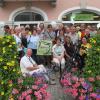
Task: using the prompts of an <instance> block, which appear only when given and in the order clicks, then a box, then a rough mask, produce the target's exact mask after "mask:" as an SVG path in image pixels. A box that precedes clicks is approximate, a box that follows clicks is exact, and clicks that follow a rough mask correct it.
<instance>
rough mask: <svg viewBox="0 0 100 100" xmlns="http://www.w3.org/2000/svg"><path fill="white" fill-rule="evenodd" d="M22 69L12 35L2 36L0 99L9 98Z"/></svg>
mask: <svg viewBox="0 0 100 100" xmlns="http://www.w3.org/2000/svg"><path fill="white" fill-rule="evenodd" d="M19 74H20V70H19V67H18V62H17V47H16V42H15V40H14V38H13V37H12V36H4V37H0V100H2V99H3V100H6V99H7V100H8V97H9V94H10V93H11V91H12V88H13V87H14V84H13V83H14V82H15V80H16V79H17V78H18V77H19Z"/></svg>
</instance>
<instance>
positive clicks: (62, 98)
mask: <svg viewBox="0 0 100 100" xmlns="http://www.w3.org/2000/svg"><path fill="white" fill-rule="evenodd" d="M58 77H59V74H56V75H55V79H56V80H55V81H56V84H55V85H49V88H48V91H49V92H50V93H51V95H52V97H51V100H74V99H73V98H72V97H71V96H69V95H66V94H64V92H63V91H64V89H63V87H62V86H61V85H60V83H59V78H58Z"/></svg>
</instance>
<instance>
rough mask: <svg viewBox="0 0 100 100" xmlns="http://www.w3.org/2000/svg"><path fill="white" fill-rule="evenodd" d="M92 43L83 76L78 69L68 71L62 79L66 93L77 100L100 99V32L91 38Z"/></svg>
mask: <svg viewBox="0 0 100 100" xmlns="http://www.w3.org/2000/svg"><path fill="white" fill-rule="evenodd" d="M90 44H91V45H92V48H91V49H89V50H88V52H87V58H86V59H85V60H86V66H85V68H84V69H83V70H84V71H83V73H81V77H80V76H79V72H78V70H77V71H71V73H66V74H65V75H64V77H63V79H62V80H61V83H62V85H63V86H64V88H65V93H67V94H70V95H72V96H73V97H74V98H75V99H76V100H100V34H98V35H96V36H95V37H93V38H91V39H90Z"/></svg>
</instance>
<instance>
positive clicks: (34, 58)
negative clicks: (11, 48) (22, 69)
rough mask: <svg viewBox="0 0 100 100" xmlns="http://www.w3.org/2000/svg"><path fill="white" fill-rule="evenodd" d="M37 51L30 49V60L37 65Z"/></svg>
mask: <svg viewBox="0 0 100 100" xmlns="http://www.w3.org/2000/svg"><path fill="white" fill-rule="evenodd" d="M36 54H37V49H32V58H33V60H34V61H35V62H36V63H37V56H36Z"/></svg>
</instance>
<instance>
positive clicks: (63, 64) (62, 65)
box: [61, 58, 65, 69]
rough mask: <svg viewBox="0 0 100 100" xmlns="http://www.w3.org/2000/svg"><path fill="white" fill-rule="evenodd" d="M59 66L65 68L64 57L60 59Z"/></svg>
mask: <svg viewBox="0 0 100 100" xmlns="http://www.w3.org/2000/svg"><path fill="white" fill-rule="evenodd" d="M61 68H62V69H64V68H65V59H64V58H62V60H61Z"/></svg>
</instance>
